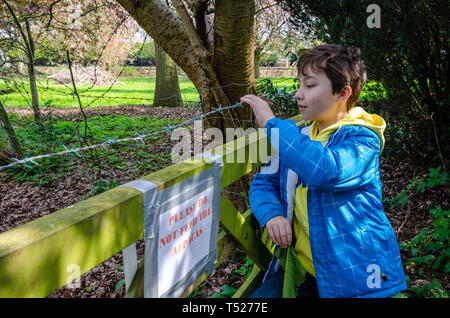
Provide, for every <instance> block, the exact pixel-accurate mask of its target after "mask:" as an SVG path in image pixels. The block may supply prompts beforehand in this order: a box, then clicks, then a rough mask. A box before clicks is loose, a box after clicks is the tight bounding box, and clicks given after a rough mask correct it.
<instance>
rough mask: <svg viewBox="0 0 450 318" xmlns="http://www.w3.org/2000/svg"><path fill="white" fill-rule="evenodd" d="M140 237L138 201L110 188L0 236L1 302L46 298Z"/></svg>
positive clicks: (139, 195) (126, 192) (122, 190)
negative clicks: (8, 298) (11, 299)
mask: <svg viewBox="0 0 450 318" xmlns="http://www.w3.org/2000/svg"><path fill="white" fill-rule="evenodd" d="M142 236H143V196H142V193H141V192H140V191H138V190H134V189H131V188H115V189H113V190H110V191H107V192H105V193H102V194H100V195H97V196H95V197H93V198H90V199H87V200H85V201H81V202H79V203H77V204H75V205H74V206H73V207H70V208H66V209H63V210H59V211H56V212H54V213H52V214H49V215H47V216H44V217H41V218H39V219H36V220H34V221H32V222H29V223H26V224H23V225H21V226H18V227H16V228H14V229H12V230H10V231H7V232H3V233H0V286H1V288H0V297H45V296H47V295H48V294H50V293H52V292H53V291H55V290H57V289H58V288H60V287H62V286H64V285H66V284H67V283H68V279H69V278H70V276H72V275H74V272H68V270H69V269H70V268H71V267H69V266H70V265H72V264H75V267H76V266H78V268H79V269H80V272H79V274H80V275H81V274H83V273H85V272H87V271H89V270H90V269H92V268H94V267H95V266H97V265H98V264H100V263H102V262H103V261H105V260H106V259H108V258H109V257H111V256H112V255H115V254H116V253H118V252H120V251H121V250H122V249H123V248H124V247H126V246H129V245H130V244H131V243H133V242H135V241H137V240H138V239H140V237H142Z"/></svg>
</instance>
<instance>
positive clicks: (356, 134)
mask: <svg viewBox="0 0 450 318" xmlns="http://www.w3.org/2000/svg"><path fill="white" fill-rule="evenodd" d="M365 82H366V71H365V66H364V62H363V61H362V60H361V58H360V50H359V49H358V48H352V47H348V48H347V47H344V46H342V45H336V44H331V45H321V46H318V47H316V48H314V49H312V50H310V51H308V52H306V53H305V54H303V55H302V57H301V58H300V61H299V89H298V90H297V92H296V94H295V98H296V100H297V103H298V106H299V110H300V113H301V115H302V117H303V119H304V120H303V121H302V122H301V123H300V125H302V124H303V125H305V124H306V126H305V127H299V126H298V125H296V124H295V123H294V122H293V121H292V120H281V119H279V118H276V117H274V115H273V113H272V111H271V109H270V107H269V105H268V104H267V102H265V101H264V100H263V99H261V98H259V97H257V96H255V95H246V96H244V97H242V98H241V102H245V103H247V104H249V105H250V106H251V107H252V109H253V112H254V113H255V117H256V120H257V121H258V123H259V126H260V127H264V129H265V131H266V133H267V135H268V137H269V139H270V140H271V144H272V146H273V147H274V148H275V149H276V150H277V154H276V157H274V158H272V161H274V160H278V162H279V169H278V170H277V171H276V172H275V173H274V172H273V171H271V172H267V171H265V169H262V170H261V171H260V172H259V173H258V174H257V175H256V176H255V177H254V179H253V181H252V184H251V186H250V194H249V200H250V206H251V208H252V211H253V214H254V215H255V217H256V219H257V220H258V222H259V223H260V225H261V226H263V227H264V226H265V227H266V228H267V230H268V232H269V235H270V237H271V239H272V241H273V242H274V243H275V245H276V246H277V247H280V248H288V247H290V246H291V244H292V245H293V248H294V250H295V253H294V255H296V256H298V259H299V260H300V262H301V264H302V265H303V267H304V269H305V270H306V276H305V277H306V278H305V281H304V282H303V284H302V285H301V286H300V288H299V289H298V290H297V291H296V294H298V297H389V296H392V295H394V294H396V293H399V292H400V291H402V290H405V289H406V287H407V286H406V281H405V276H404V272H403V268H402V264H401V258H400V253H399V248H398V243H397V239H396V236H395V233H394V231H393V230H392V228H391V225H390V223H389V221H388V219H387V218H386V215H385V214H384V211H383V205H382V192H381V188H382V183H381V181H380V174H379V168H378V164H379V160H378V159H379V156H380V154H381V152H382V150H383V147H384V136H383V131H384V129H385V128H386V123H385V121H384V120H383V119H382V118H381V117H380V116H378V115H375V114H368V113H367V112H365V111H364V110H363V109H362V108H361V107H355V104H356V101H357V100H358V97H359V94H360V92H361V89H362V87H363V85H364V84H365ZM310 121H312V123H311V122H310ZM308 124H309V125H308ZM294 278H295V277H294ZM294 278H293V279H294ZM283 281H284V282H286V280H285V278H284V274H283V271H282V270H280V266H279V261H278V260H277V259H274V260H273V261H272V262H271V265H270V266H269V270H268V271H267V273H266V276H265V277H264V281H263V284H262V286H261V287H260V288H259V289H257V290H256V291H255V292H254V294H253V295H252V297H281V296H282V290H283Z"/></svg>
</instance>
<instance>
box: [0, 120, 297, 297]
mask: <svg viewBox="0 0 450 318" xmlns="http://www.w3.org/2000/svg"><path fill="white" fill-rule="evenodd" d="M292 119H293V120H294V121H298V120H300V119H301V117H300V116H296V117H293V118H292ZM259 147H268V150H267V151H263V153H264V152H265V153H270V144H269V143H268V141H267V136H266V135H265V134H264V132H263V130H262V129H260V130H259V131H258V132H255V133H252V134H249V135H248V136H245V137H241V138H239V139H237V140H235V141H232V142H229V143H227V144H224V145H221V146H218V147H216V148H214V149H213V151H212V152H213V153H216V154H220V155H222V156H223V159H224V160H223V161H224V166H223V167H222V185H221V186H222V188H224V187H226V186H228V185H230V184H232V183H233V182H234V181H237V180H238V179H240V178H241V177H242V176H244V175H246V174H248V173H250V172H251V171H252V170H254V169H255V168H257V167H258V166H259V165H261V164H262V162H261V160H260V159H261V158H259ZM255 152H256V154H258V155H257V157H258V158H257V160H256V161H255V160H249V158H254V157H255ZM239 153H241V154H242V153H245V162H242V163H239V162H240V161H238V163H236V159H237V158H238V157H237V156H238V154H239ZM231 157H234V158H235V163H231V162H230V163H228V162H227V160H226V158H231ZM211 166H212V163H211V161H210V160H209V159H206V158H203V159H201V160H199V159H196V160H192V159H190V160H186V161H183V162H181V163H178V164H175V165H172V166H169V167H167V168H164V169H161V170H159V171H156V172H154V173H152V174H150V175H147V176H144V177H142V178H141V179H142V180H147V181H151V182H153V183H155V184H157V185H158V191H161V190H163V189H165V188H168V187H170V186H172V185H173V184H176V183H178V182H181V181H183V180H185V179H187V178H189V177H191V176H193V175H196V174H198V173H200V172H202V171H204V170H207V169H209V168H210V167H211ZM220 227H221V228H222V229H223V231H221V232H219V237H218V256H217V260H218V262H217V266H218V265H219V264H220V263H221V262H222V261H223V260H224V259H226V258H227V257H228V256H229V255H230V253H231V252H232V251H233V250H234V248H235V247H236V246H239V247H240V248H241V249H242V250H243V251H244V252H245V253H246V254H247V255H248V256H249V257H250V258H251V259H252V260H253V261H254V264H255V266H254V269H253V272H252V274H251V275H250V277H249V278H248V279H247V280H246V281H245V283H244V284H243V285H242V286H241V288H240V289H239V290H238V291H237V292H236V294H235V295H234V297H246V296H247V295H248V294H249V293H250V292H251V291H252V290H253V289H254V288H255V286H257V284H259V282H260V281H261V278H262V274H263V272H264V269H266V268H267V266H268V263H269V261H270V258H271V254H270V252H269V250H268V249H267V248H266V246H265V245H264V243H263V242H264V239H263V238H261V235H260V234H259V232H260V231H259V225H258V223H257V222H256V220H255V219H254V217H253V215H252V214H251V211H250V210H248V211H245V212H244V213H241V212H239V211H238V210H237V209H236V208H235V207H234V206H233V204H232V203H231V202H230V201H229V200H228V199H227V198H225V197H224V196H222V200H221V211H220ZM142 237H143V195H142V192H140V191H138V190H135V189H132V188H126V187H120V188H114V189H112V190H109V191H107V192H104V193H102V194H99V195H96V196H94V197H92V198H89V199H86V200H84V201H80V202H78V203H76V204H75V205H73V206H71V207H68V208H65V209H62V210H58V211H56V212H53V213H51V214H49V215H46V216H43V217H41V218H38V219H36V220H34V221H31V222H29V223H26V224H23V225H20V226H18V227H16V228H14V229H12V230H9V231H7V232H3V233H0V297H46V296H48V295H49V294H51V293H52V292H54V291H55V290H57V289H59V288H61V287H63V286H64V285H66V284H67V283H68V281H67V280H68V277H69V276H70V275H71V274H72V272H68V268H71V267H70V265H71V264H76V265H78V266H79V268H80V275H82V274H83V273H85V272H87V271H89V270H91V269H92V268H94V267H95V266H97V265H99V264H101V263H102V262H104V261H105V260H107V259H108V258H110V257H111V256H113V255H115V254H117V253H118V252H120V251H122V250H123V249H124V248H126V247H127V246H129V245H131V244H132V243H134V242H136V241H137V240H139V239H141V238H142ZM143 276H144V275H143V261H141V262H140V264H139V266H138V270H137V272H136V274H135V276H134V279H133V281H132V283H131V285H130V287H129V289H128V292H127V297H142V295H143ZM74 278H75V277H72V279H74ZM205 278H206V274H203V275H202V276H201V277H199V278H198V279H197V280H196V282H195V283H194V284H193V285H191V287H189V288H188V289H187V290H186V291H185V293H184V294H183V296H187V295H189V294H190V293H191V292H192V291H193V290H194V288H195V287H197V286H198V285H199V284H200V283H201V282H202V281H203V280H204V279H205Z"/></svg>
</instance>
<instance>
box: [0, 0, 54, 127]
mask: <svg viewBox="0 0 450 318" xmlns="http://www.w3.org/2000/svg"><path fill="white" fill-rule="evenodd" d="M58 2H60V1H59V0H56V1H53V2H49V3H47V6H46V7H45V8H44V7H43V6H42V5H40V4H39V3H30V4H28V2H27V1H15V2H14V3H13V2H11V3H10V2H9V1H6V0H2V2H1V3H0V4H1V6H0V18H1V19H0V21H1V22H0V31H1V32H0V34H1V35H0V37H1V39H0V40H1V42H2V44H3V48H6V50H8V51H9V52H8V53H7V54H5V55H9V57H12V59H10V60H9V63H14V62H15V63H24V64H25V65H26V66H27V71H28V78H29V82H30V92H31V107H32V108H33V112H34V120H35V122H36V124H38V125H39V126H42V125H43V124H42V119H41V113H40V110H39V97H38V92H37V84H36V69H35V67H34V65H35V52H36V41H37V40H38V39H39V38H40V37H41V36H42V34H44V31H45V30H47V29H48V28H49V26H50V25H51V23H52V20H53V7H54V6H55V5H56V4H57V3H58ZM22 58H23V60H22Z"/></svg>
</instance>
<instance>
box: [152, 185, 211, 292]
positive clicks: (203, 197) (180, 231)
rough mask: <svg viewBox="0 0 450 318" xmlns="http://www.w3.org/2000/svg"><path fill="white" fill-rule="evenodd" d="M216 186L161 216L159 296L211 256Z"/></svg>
mask: <svg viewBox="0 0 450 318" xmlns="http://www.w3.org/2000/svg"><path fill="white" fill-rule="evenodd" d="M213 193H214V187H209V188H207V189H206V190H205V191H203V192H201V193H199V194H198V195H196V196H194V197H192V198H191V199H189V200H187V201H185V202H183V203H181V204H180V205H178V206H176V207H174V208H172V209H170V210H169V211H167V212H164V213H162V214H160V216H159V236H158V297H161V295H163V294H164V293H165V292H166V291H168V290H169V289H170V288H171V287H172V286H174V285H175V284H176V283H177V282H178V281H179V280H180V279H182V278H183V277H184V276H185V275H186V274H187V273H188V272H189V271H190V270H191V269H192V268H193V267H194V265H195V264H197V263H198V262H199V261H200V260H201V259H202V258H204V257H205V256H207V255H208V254H209V244H210V239H211V219H212V215H211V214H212V203H213Z"/></svg>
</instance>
